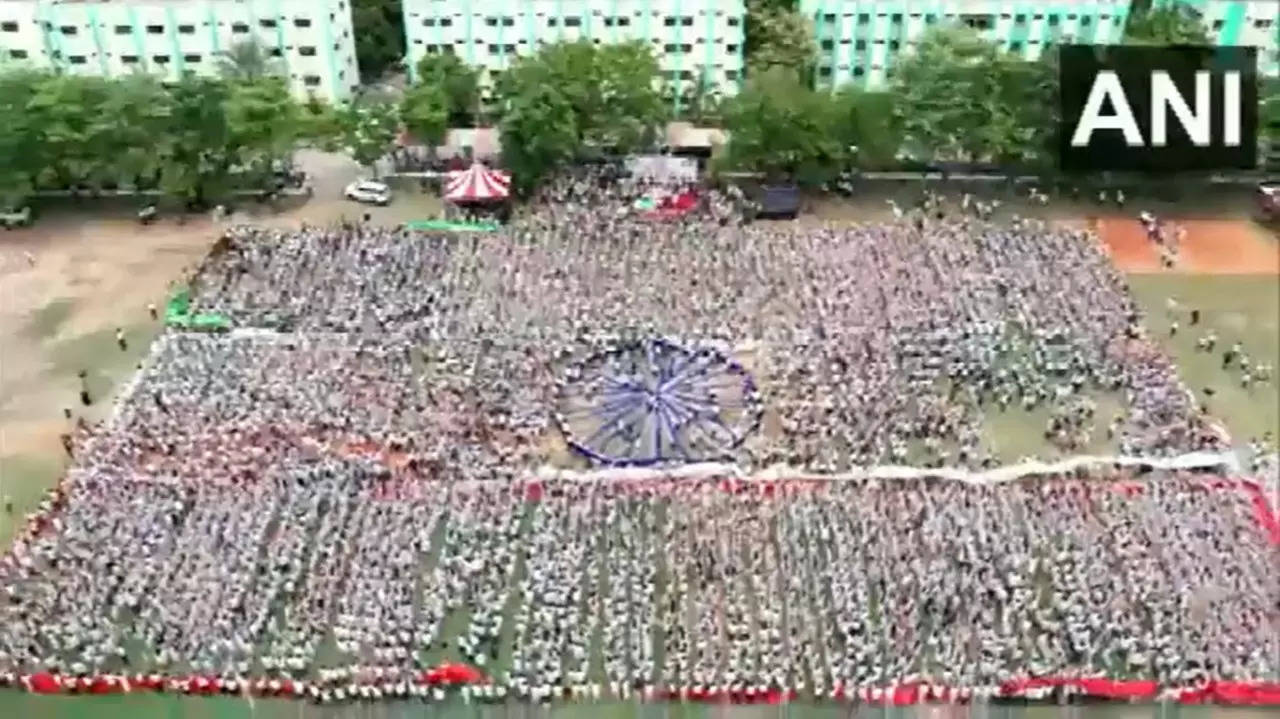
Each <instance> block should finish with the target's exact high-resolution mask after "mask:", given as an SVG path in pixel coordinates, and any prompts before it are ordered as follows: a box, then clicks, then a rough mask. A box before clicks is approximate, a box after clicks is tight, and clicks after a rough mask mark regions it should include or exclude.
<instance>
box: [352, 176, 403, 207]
mask: <svg viewBox="0 0 1280 719" xmlns="http://www.w3.org/2000/svg"><path fill="white" fill-rule="evenodd" d="M342 194H343V195H344V196H345V197H346V198H347V199H348V200H354V201H355V202H362V203H364V204H368V205H378V206H379V207H386V206H387V205H389V204H391V188H390V187H387V186H386V185H384V184H382V183H381V182H374V181H372V180H356V181H355V182H353V183H351V184H350V185H347V189H345V190H343V191H342Z"/></svg>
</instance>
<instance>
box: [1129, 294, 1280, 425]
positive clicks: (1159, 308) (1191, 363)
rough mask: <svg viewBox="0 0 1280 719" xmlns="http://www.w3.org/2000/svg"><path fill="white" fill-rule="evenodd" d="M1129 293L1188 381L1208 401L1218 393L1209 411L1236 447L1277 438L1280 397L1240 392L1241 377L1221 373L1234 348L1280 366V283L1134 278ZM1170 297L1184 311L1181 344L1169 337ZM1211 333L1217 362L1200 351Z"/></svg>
mask: <svg viewBox="0 0 1280 719" xmlns="http://www.w3.org/2000/svg"><path fill="white" fill-rule="evenodd" d="M1129 283H1130V287H1131V289H1132V290H1133V294H1134V296H1135V297H1136V298H1137V300H1138V302H1139V303H1140V304H1141V305H1142V307H1143V308H1144V309H1145V310H1146V314H1147V327H1148V329H1149V331H1150V332H1151V336H1152V337H1153V338H1154V339H1155V340H1156V341H1158V342H1159V343H1160V344H1161V345H1163V346H1164V347H1165V349H1166V351H1168V352H1170V353H1171V354H1172V355H1173V357H1174V358H1175V360H1176V361H1177V363H1178V369H1179V372H1180V373H1181V375H1182V379H1183V381H1184V382H1185V383H1186V384H1187V386H1188V387H1189V388H1191V389H1192V390H1194V391H1195V392H1196V396H1197V398H1198V399H1199V398H1203V394H1201V390H1202V389H1203V388H1205V387H1213V388H1214V390H1215V392H1216V394H1215V395H1214V398H1213V400H1212V401H1211V403H1210V405H1209V410H1210V412H1211V413H1212V414H1214V415H1215V416H1217V417H1220V418H1222V419H1223V420H1224V421H1225V422H1226V425H1227V428H1228V429H1230V430H1231V433H1232V436H1233V439H1235V440H1236V442H1237V443H1238V444H1239V443H1244V442H1247V441H1248V440H1249V438H1250V437H1260V436H1261V435H1262V434H1263V433H1264V432H1268V431H1269V432H1272V433H1273V435H1277V436H1280V391H1278V390H1277V383H1276V382H1275V381H1274V380H1273V382H1272V384H1271V385H1270V386H1266V385H1263V386H1262V387H1258V386H1255V387H1253V388H1251V389H1249V390H1244V389H1242V388H1241V386H1240V383H1239V374H1238V373H1237V372H1231V373H1228V372H1225V371H1223V369H1222V351H1223V350H1225V349H1226V348H1228V347H1230V346H1231V344H1232V343H1233V342H1236V341H1237V340H1238V341H1240V342H1242V343H1243V345H1244V350H1245V352H1247V353H1248V354H1249V355H1250V356H1251V357H1252V358H1253V359H1254V361H1255V362H1267V363H1270V364H1271V365H1272V366H1273V367H1274V366H1276V365H1280V278H1277V277H1274V276H1265V275H1246V276H1206V275H1182V274H1141V275H1131V276H1130V277H1129ZM1170 296H1173V297H1175V298H1177V300H1178V303H1179V304H1180V305H1181V306H1182V307H1183V308H1184V309H1183V312H1182V316H1181V317H1180V318H1179V320H1178V321H1179V325H1180V328H1179V331H1178V334H1177V336H1176V337H1172V338H1171V337H1169V320H1168V319H1167V308H1166V305H1165V302H1166V300H1167V299H1168V298H1169V297H1170ZM1192 308H1195V309H1199V310H1200V314H1201V320H1200V325H1201V326H1200V327H1198V328H1193V327H1189V326H1188V318H1187V312H1189V311H1190V310H1191V309H1192ZM1210 328H1213V329H1214V330H1215V331H1216V332H1217V334H1218V347H1217V350H1216V351H1215V352H1214V353H1213V354H1211V355H1210V354H1206V353H1204V352H1197V351H1196V347H1195V343H1196V340H1197V339H1198V338H1200V337H1201V336H1203V335H1204V334H1205V333H1206V332H1207V331H1208V330H1209V329H1210Z"/></svg>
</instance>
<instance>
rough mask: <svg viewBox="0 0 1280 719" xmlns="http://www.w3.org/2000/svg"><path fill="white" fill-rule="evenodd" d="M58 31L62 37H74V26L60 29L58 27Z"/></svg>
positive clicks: (64, 26)
mask: <svg viewBox="0 0 1280 719" xmlns="http://www.w3.org/2000/svg"><path fill="white" fill-rule="evenodd" d="M58 29H59V30H61V31H62V34H63V35H75V34H76V26H75V25H63V26H62V27H60V28H58Z"/></svg>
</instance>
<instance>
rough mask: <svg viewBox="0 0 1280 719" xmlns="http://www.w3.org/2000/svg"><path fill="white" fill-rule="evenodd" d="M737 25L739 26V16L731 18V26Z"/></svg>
mask: <svg viewBox="0 0 1280 719" xmlns="http://www.w3.org/2000/svg"><path fill="white" fill-rule="evenodd" d="M737 26H738V18H736V17H731V18H729V27H737Z"/></svg>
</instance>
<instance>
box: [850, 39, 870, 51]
mask: <svg viewBox="0 0 1280 719" xmlns="http://www.w3.org/2000/svg"><path fill="white" fill-rule="evenodd" d="M853 49H854V50H866V49H867V41H866V40H859V41H857V42H855V43H854V44H853Z"/></svg>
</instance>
